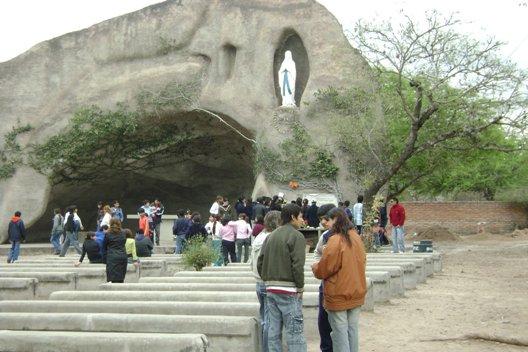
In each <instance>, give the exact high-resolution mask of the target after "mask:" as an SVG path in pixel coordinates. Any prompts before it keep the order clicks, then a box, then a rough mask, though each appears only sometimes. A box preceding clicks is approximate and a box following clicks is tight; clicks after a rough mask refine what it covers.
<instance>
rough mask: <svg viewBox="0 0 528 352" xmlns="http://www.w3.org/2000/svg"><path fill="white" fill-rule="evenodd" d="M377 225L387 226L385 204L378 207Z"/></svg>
mask: <svg viewBox="0 0 528 352" xmlns="http://www.w3.org/2000/svg"><path fill="white" fill-rule="evenodd" d="M379 226H381V227H386V226H387V206H386V205H383V206H381V207H380V208H379Z"/></svg>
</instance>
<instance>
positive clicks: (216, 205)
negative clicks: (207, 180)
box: [209, 196, 224, 215]
mask: <svg viewBox="0 0 528 352" xmlns="http://www.w3.org/2000/svg"><path fill="white" fill-rule="evenodd" d="M223 202H224V197H222V196H216V200H215V201H214V203H213V205H211V209H209V214H211V215H218V213H219V212H220V205H221V204H222V203H223Z"/></svg>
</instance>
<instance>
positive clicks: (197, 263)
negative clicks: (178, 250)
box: [182, 236, 220, 271]
mask: <svg viewBox="0 0 528 352" xmlns="http://www.w3.org/2000/svg"><path fill="white" fill-rule="evenodd" d="M209 242H210V241H206V240H204V239H202V238H201V237H199V236H198V237H194V238H191V239H190V240H188V241H186V242H185V248H184V250H183V253H182V256H183V263H184V264H185V266H186V267H193V268H194V269H195V270H196V271H201V270H202V269H203V268H204V267H206V266H208V265H211V263H212V262H213V261H215V260H216V259H217V258H218V256H219V255H220V253H218V251H217V250H215V249H214V248H213V246H212V245H211V243H209Z"/></svg>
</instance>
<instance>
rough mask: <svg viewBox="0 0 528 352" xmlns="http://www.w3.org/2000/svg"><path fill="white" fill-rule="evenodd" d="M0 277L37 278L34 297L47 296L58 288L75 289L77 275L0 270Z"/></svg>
mask: <svg viewBox="0 0 528 352" xmlns="http://www.w3.org/2000/svg"><path fill="white" fill-rule="evenodd" d="M0 278H25V279H37V280H38V284H37V285H36V286H35V296H34V297H35V298H37V299H45V298H48V296H49V295H50V293H52V292H54V291H58V290H76V289H77V281H78V276H77V273H74V272H53V273H48V272H32V271H24V272H8V271H0Z"/></svg>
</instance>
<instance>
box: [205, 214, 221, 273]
mask: <svg viewBox="0 0 528 352" xmlns="http://www.w3.org/2000/svg"><path fill="white" fill-rule="evenodd" d="M221 229H222V223H221V222H220V216H219V215H216V216H214V215H211V216H210V217H209V222H208V223H207V224H206V225H205V230H206V231H207V234H208V235H209V236H211V238H212V239H213V240H212V241H211V244H212V246H213V248H214V249H215V250H216V251H217V252H218V258H217V259H216V261H215V262H214V263H213V266H222V263H223V262H224V259H223V256H222V250H221V249H222V234H221V233H220V230H221Z"/></svg>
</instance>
